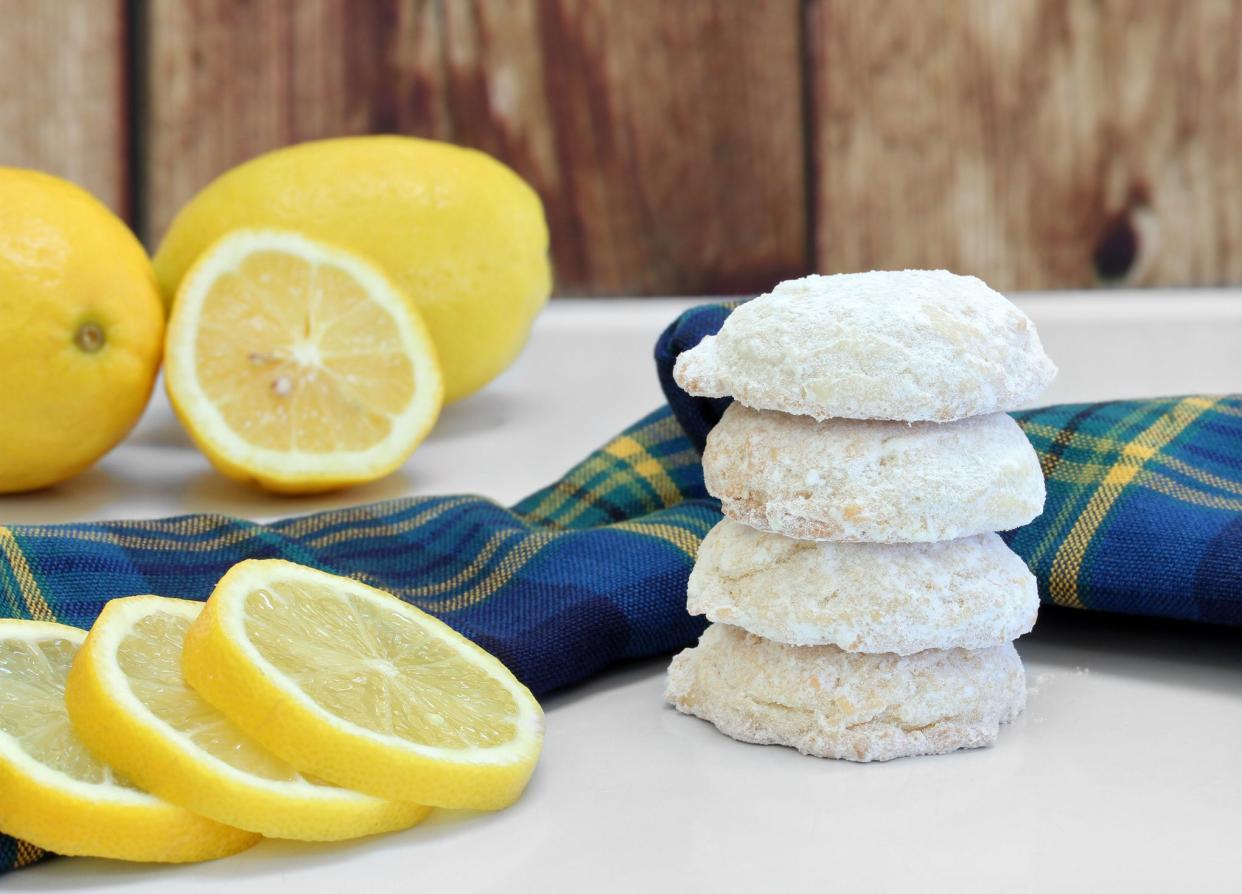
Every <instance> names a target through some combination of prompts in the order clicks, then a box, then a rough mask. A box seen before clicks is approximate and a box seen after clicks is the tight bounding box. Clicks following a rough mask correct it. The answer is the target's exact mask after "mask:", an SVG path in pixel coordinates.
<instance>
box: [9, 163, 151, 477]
mask: <svg viewBox="0 0 1242 894" xmlns="http://www.w3.org/2000/svg"><path fill="white" fill-rule="evenodd" d="M163 331H164V310H163V307H162V305H161V303H160V296H159V288H158V286H157V284H156V281H155V274H154V272H153V271H152V269H151V262H150V260H149V259H148V258H147V254H146V252H145V251H143V248H142V246H141V245H139V244H138V240H137V239H135V238H134V236H133V234H132V233H130V231H129V230H128V229H127V228H126V226H125V224H123V223H122V222H121V221H120V220H119V219H117V217H116V216H115V215H113V214H112V212H110V211H109V210H108V209H107V208H105V207H104V206H103V205H102V204H100V203H99V202H98V201H97V200H96V199H94V198H93V197H92V196H91V195H90V194H88V193H87V192H85V191H83V190H81V189H79V188H78V187H76V186H74V185H73V184H71V183H68V182H66V181H64V180H61V179H59V178H57V177H51V176H49V175H47V174H40V173H38V172H36V171H27V170H21V169H17V168H0V383H3V387H0V428H2V429H3V436H0V493H10V492H13V491H23V490H32V489H34V488H39V487H45V486H47V485H50V484H55V483H56V482H58V481H63V480H64V479H66V478H69V477H70V476H72V475H76V474H77V473H78V472H80V471H82V470H83V469H85V468H86V467H87V466H89V465H90V464H91V463H93V462H95V460H97V459H99V457H101V456H103V455H104V454H105V453H107V452H108V451H109V450H110V449H112V447H114V446H115V445H116V443H117V442H118V441H120V440H121V438H123V437H124V436H125V434H126V432H128V431H129V430H130V428H131V427H133V425H134V423H135V422H137V421H138V417H139V416H141V415H142V411H143V409H144V408H145V407H146V405H147V400H148V399H149V398H150V396H151V386H152V385H153V384H154V382H155V375H156V372H157V370H158V369H159V362H160V349H161V345H162V336H163Z"/></svg>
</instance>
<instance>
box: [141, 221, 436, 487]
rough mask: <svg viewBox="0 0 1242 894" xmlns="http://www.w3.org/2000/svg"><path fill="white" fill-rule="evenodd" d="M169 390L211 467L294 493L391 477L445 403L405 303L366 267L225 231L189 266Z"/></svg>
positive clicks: (323, 251)
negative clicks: (221, 236) (225, 232)
mask: <svg viewBox="0 0 1242 894" xmlns="http://www.w3.org/2000/svg"><path fill="white" fill-rule="evenodd" d="M165 382H166V384H167V387H168V395H169V398H170V399H171V401H172V404H173V408H174V409H175V410H176V411H177V415H178V416H179V417H180V418H181V421H182V423H183V424H184V425H185V427H186V429H187V430H188V431H189V433H190V436H191V437H192V438H193V439H194V441H195V443H197V444H198V446H199V447H200V448H201V449H202V451H203V452H204V453H205V454H207V457H208V458H209V459H210V460H211V461H212V463H213V464H214V465H215V466H216V467H217V468H219V469H220V471H222V472H224V473H225V474H226V475H229V476H230V477H233V478H238V479H241V480H253V481H256V482H258V483H259V484H260V485H262V486H263V487H266V488H268V489H270V490H276V491H284V492H291V493H309V492H314V491H322V490H330V489H332V488H336V487H341V486H344V485H347V484H356V483H360V482H364V481H371V480H374V479H376V478H379V477H382V476H383V475H386V474H388V473H389V472H391V471H393V470H394V469H395V468H397V467H398V466H399V465H401V463H402V462H404V461H405V459H406V458H407V457H408V456H409V455H410V453H411V452H413V450H414V448H415V447H417V446H418V445H419V443H421V442H422V440H423V438H425V437H426V436H427V433H428V432H429V431H431V427H432V426H433V425H434V424H435V421H436V418H437V416H438V415H439V413H440V406H441V403H442V402H443V397H444V383H443V381H442V379H441V375H440V367H439V363H438V362H437V360H436V353H435V347H434V345H433V344H432V341H431V336H430V335H429V334H428V332H427V327H426V326H425V325H424V324H423V321H422V318H421V317H420V316H419V314H418V311H417V309H416V308H415V307H414V304H413V302H412V301H410V300H409V299H408V298H407V297H406V296H405V295H403V294H401V292H399V291H398V290H397V288H396V287H395V286H394V285H393V284H392V283H391V282H390V281H389V280H388V279H387V278H386V277H385V275H384V274H383V273H382V272H381V271H380V270H379V269H378V268H377V267H375V266H374V265H373V264H371V263H370V262H369V261H367V260H364V259H363V258H361V257H359V256H357V255H354V254H351V253H350V252H347V251H345V250H344V249H340V248H335V247H333V246H330V245H325V244H324V243H321V242H316V241H313V240H311V239H307V238H306V237H305V236H300V235H298V234H296V233H288V232H282V231H276V230H235V231H234V232H232V233H230V234H229V235H227V236H225V237H223V238H222V239H221V240H220V241H219V242H217V243H215V245H213V246H212V247H211V248H210V249H208V250H207V251H206V252H205V253H204V254H203V256H202V257H201V258H200V259H199V260H198V261H197V262H196V263H195V265H194V267H193V268H192V269H191V270H190V272H189V274H187V276H186V278H185V279H184V280H183V281H182V283H181V287H180V288H179V289H178V291H177V301H176V304H175V305H174V306H173V312H172V318H171V319H170V321H169V325H168V334H167V338H166V342H165Z"/></svg>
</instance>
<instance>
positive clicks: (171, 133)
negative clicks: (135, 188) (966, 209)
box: [146, 0, 807, 294]
mask: <svg viewBox="0 0 1242 894" xmlns="http://www.w3.org/2000/svg"><path fill="white" fill-rule="evenodd" d="M799 10H800V7H799V3H798V0H778V2H771V3H762V4H757V3H756V4H747V3H718V4H710V3H701V2H698V0H629V2H627V3H624V4H621V3H612V2H608V0H588V2H575V0H442V2H415V0H409V2H399V0H375V2H370V3H363V4H359V3H348V2H346V0H302V2H291V0H269V2H265V3H253V4H252V3H245V2H241V0H195V2H185V0H150V7H149V14H148V22H149V28H148V33H149V47H148V53H149V56H148V58H149V60H150V63H149V70H150V72H151V78H150V82H149V85H148V94H147V106H148V115H147V119H148V121H149V128H150V130H149V132H148V137H147V153H146V156H147V158H148V161H149V169H148V171H147V184H148V190H147V194H148V198H149V203H148V206H147V213H148V219H149V221H150V228H149V234H150V235H151V236H158V234H160V233H162V232H163V230H164V228H165V227H166V225H167V223H168V221H169V220H170V219H171V217H172V215H173V214H174V213H175V211H176V209H177V207H179V206H180V204H181V203H182V202H184V201H185V200H186V199H187V198H188V197H189V196H191V195H192V194H193V193H194V191H195V190H197V189H198V188H199V187H200V186H202V185H203V184H204V183H206V182H207V181H208V180H210V179H211V178H212V177H213V176H215V175H216V174H218V173H220V172H221V171H223V170H225V169H227V168H228V167H230V166H231V165H233V164H236V163H238V162H240V161H242V160H244V159H246V158H249V157H251V156H252V155H254V154H257V153H259V152H262V151H265V150H267V149H270V148H274V147H276V146H280V145H284V144H287V143H290V142H296V141H298V140H304V139H312V138H316V137H322V136H328V135H335V134H342V133H366V132H398V133H410V134H418V135H423V136H431V137H435V138H439V139H448V140H452V141H454V142H459V143H463V144H466V145H471V146H476V147H479V148H482V149H484V150H486V151H489V152H491V153H493V154H495V155H497V156H498V157H500V158H501V159H503V160H505V161H506V162H508V163H509V164H511V165H513V166H514V167H515V168H516V169H517V170H518V171H519V172H520V173H521V174H522V175H523V176H525V177H527V178H528V179H529V180H530V181H531V182H532V183H533V184H534V186H535V187H536V189H538V190H539V192H540V193H541V194H542V196H543V197H544V201H545V203H546V205H547V210H548V217H549V222H550V225H551V228H552V245H553V254H554V260H555V263H556V269H557V285H558V291H560V292H562V293H565V292H571V293H578V294H583V293H590V294H598V293H614V294H622V293H633V294H637V293H695V292H712V293H714V292H734V291H750V290H754V289H762V288H766V287H767V286H769V285H770V284H771V283H772V282H773V281H775V280H776V279H779V278H781V277H783V276H788V275H793V274H796V273H798V272H801V271H802V270H803V268H804V267H805V265H806V241H807V240H806V224H805V221H806V205H805V185H806V184H805V177H804V167H805V166H804V159H803V132H802V119H801V115H802V109H801V90H800V77H801V75H800V56H799V52H800V40H799V38H800V12H799Z"/></svg>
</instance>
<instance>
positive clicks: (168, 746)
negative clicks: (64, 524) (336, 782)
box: [65, 596, 430, 841]
mask: <svg viewBox="0 0 1242 894" xmlns="http://www.w3.org/2000/svg"><path fill="white" fill-rule="evenodd" d="M202 609H203V604H202V603H201V602H189V601H187V600H184V599H165V598H163V597H160V596H130V597H127V598H125V599H114V600H112V601H111V602H109V603H108V605H107V607H106V608H105V609H104V610H103V613H102V614H101V615H100V616H99V620H98V621H96V622H95V626H94V627H92V628H91V631H90V634H89V635H88V636H87V638H86V643H85V645H83V646H82V649H81V651H80V652H78V656H77V658H76V659H75V660H74V662H73V669H72V671H71V672H70V674H69V682H68V687H67V688H66V690H65V700H66V702H67V704H68V706H69V715H70V716H71V717H72V718H73V723H74V728H75V729H76V730H77V733H78V735H79V737H81V739H82V740H83V741H84V742H85V743H86V744H87V745H88V746H89V747H90V749H91V751H92V752H93V753H95V754H98V755H100V756H101V757H103V758H105V759H106V760H107V761H108V763H109V764H111V765H112V766H114V767H116V768H117V769H118V770H120V771H122V772H124V773H125V774H127V775H128V776H129V777H130V778H131V779H133V780H134V781H135V782H137V783H138V784H139V785H141V786H142V787H143V788H145V789H147V790H148V791H150V792H153V793H154V794H157V795H159V796H160V797H161V798H164V799H165V800H167V801H171V802H172V803H174V804H180V805H181V806H183V807H185V808H187V809H189V810H192V811H194V812H195V813H199V814H202V815H203V816H209V817H211V818H212V819H215V820H219V821H220V822H222V823H228V824H229V825H231V826H237V827H239V828H242V829H249V830H251V831H252V832H261V833H262V834H264V835H266V836H268V837H271V838H297V839H301V840H304V841H336V840H339V839H342V838H357V837H359V836H361V835H371V834H374V833H376V832H389V831H392V830H394V829H405V828H408V827H410V826H412V825H414V824H415V823H417V822H419V821H420V820H421V819H423V818H424V817H425V816H426V815H427V814H428V813H429V812H430V811H429V808H427V807H423V806H421V805H418V804H409V803H403V802H398V801H385V800H381V799H379V798H373V797H371V796H370V795H363V794H359V793H358V792H353V791H349V790H347V789H342V788H337V787H336V786H330V785H323V784H319V783H317V782H316V781H314V780H310V779H307V778H306V777H304V776H302V775H301V774H300V773H298V772H297V771H296V770H294V769H293V768H292V767H290V766H289V765H288V764H287V763H285V762H284V761H282V760H280V758H278V757H276V756H274V755H273V754H271V753H270V752H268V751H267V750H266V749H265V748H263V747H262V746H261V745H259V744H258V743H257V742H255V741H254V740H253V739H251V738H250V737H249V736H247V735H246V734H245V733H243V732H242V731H241V730H239V729H238V728H237V727H236V726H234V725H233V724H232V723H231V722H229V720H228V718H226V717H225V716H224V715H223V714H221V713H220V712H219V711H217V710H216V709H215V708H213V707H212V706H211V705H209V704H207V702H205V701H203V699H202V697H201V696H199V695H198V693H196V692H195V691H194V690H192V689H190V687H189V686H187V685H186V683H185V679H184V678H183V677H182V675H181V648H182V644H183V643H184V641H185V634H186V631H187V630H189V629H190V624H191V623H193V621H194V619H195V618H197V617H198V616H199V613H200V612H201V611H202Z"/></svg>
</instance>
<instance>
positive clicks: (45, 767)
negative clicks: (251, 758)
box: [0, 619, 260, 863]
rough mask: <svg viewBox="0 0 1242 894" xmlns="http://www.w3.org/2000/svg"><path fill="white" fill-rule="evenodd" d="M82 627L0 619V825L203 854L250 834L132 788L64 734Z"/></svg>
mask: <svg viewBox="0 0 1242 894" xmlns="http://www.w3.org/2000/svg"><path fill="white" fill-rule="evenodd" d="M85 637H86V631H84V630H78V629H77V628H76V627H65V626H63V625H61V624H47V623H43V622H41V621H14V620H8V619H5V620H0V831H2V832H5V833H7V834H9V835H13V836H16V837H17V838H23V839H25V840H26V841H29V842H30V843H31V844H34V845H36V846H38V847H41V848H43V849H44V850H49V851H53V852H55V853H58V854H73V855H78V856H92V857H110V858H113V859H118V860H139V861H142V862H158V863H189V862H194V861H198V860H212V859H215V858H216V857H224V856H227V855H228V854H235V853H238V852H239V851H244V850H245V849H246V848H248V847H250V846H251V845H253V844H254V843H255V842H257V841H258V840H259V838H260V836H259V835H256V834H254V833H253V832H243V831H242V830H240V829H234V828H230V827H229V826H226V825H223V824H221V823H217V822H215V821H214V820H209V819H206V818H204V817H201V816H197V815H195V814H193V813H191V812H190V811H188V810H186V809H184V808H182V807H176V806H174V805H172V804H169V803H167V802H166V801H162V800H160V799H159V798H156V797H153V796H151V795H149V794H147V793H146V792H143V791H140V790H139V789H137V788H135V787H134V785H133V784H132V783H131V782H129V780H127V779H126V778H124V777H123V776H120V775H118V774H116V773H114V772H113V771H112V770H111V769H110V768H109V767H108V766H107V765H106V764H104V763H103V762H102V761H100V760H99V759H98V758H96V757H95V756H94V755H93V754H92V753H91V752H90V751H88V750H87V748H86V746H85V745H84V744H83V743H82V741H81V740H80V739H78V737H77V736H76V735H75V734H74V731H73V727H72V726H71V724H70V722H69V715H68V713H67V712H66V710H65V678H66V676H67V675H68V673H69V667H70V664H71V663H72V662H73V657H74V655H75V654H76V653H77V651H78V647H79V646H81V645H82V640H83V639H84V638H85Z"/></svg>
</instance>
